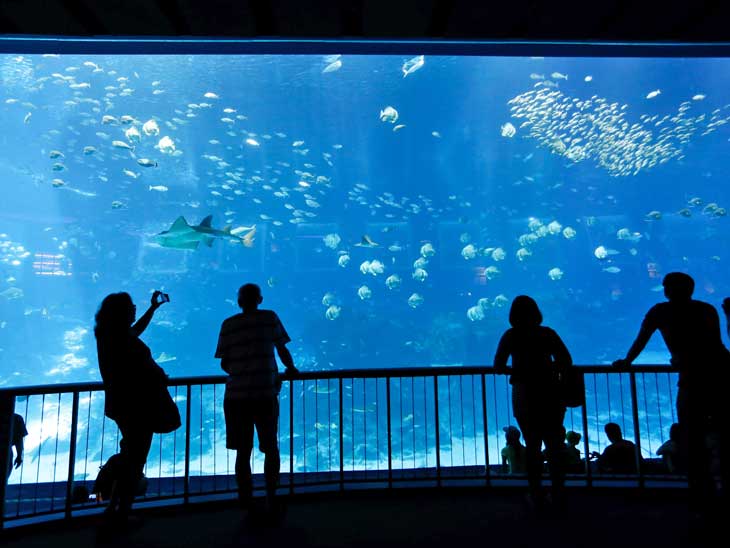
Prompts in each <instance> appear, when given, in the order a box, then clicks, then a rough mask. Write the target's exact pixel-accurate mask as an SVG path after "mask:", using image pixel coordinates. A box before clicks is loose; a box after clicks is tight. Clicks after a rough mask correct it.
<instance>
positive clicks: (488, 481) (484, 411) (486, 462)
mask: <svg viewBox="0 0 730 548" xmlns="http://www.w3.org/2000/svg"><path fill="white" fill-rule="evenodd" d="M481 377H482V420H483V421H484V467H485V474H484V481H485V483H486V485H487V487H489V486H490V485H491V474H490V470H489V428H487V376H486V375H485V374H484V373H482V375H481Z"/></svg>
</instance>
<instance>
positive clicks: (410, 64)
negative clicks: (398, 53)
mask: <svg viewBox="0 0 730 548" xmlns="http://www.w3.org/2000/svg"><path fill="white" fill-rule="evenodd" d="M425 63H426V57H425V56H424V55H417V56H416V57H412V58H411V59H409V60H408V61H406V62H405V63H403V66H402V67H401V70H402V71H403V78H405V77H406V76H408V75H409V74H413V73H414V72H416V71H417V70H420V69H421V68H423V65H424V64H425Z"/></svg>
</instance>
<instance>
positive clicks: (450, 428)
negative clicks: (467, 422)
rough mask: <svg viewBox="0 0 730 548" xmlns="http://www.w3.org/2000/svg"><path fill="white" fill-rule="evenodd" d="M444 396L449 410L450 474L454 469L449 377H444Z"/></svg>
mask: <svg viewBox="0 0 730 548" xmlns="http://www.w3.org/2000/svg"><path fill="white" fill-rule="evenodd" d="M446 394H447V396H448V398H447V401H446V403H447V405H448V409H449V464H450V466H451V469H452V472H453V468H454V430H453V426H452V424H451V415H452V414H453V410H452V409H451V375H446Z"/></svg>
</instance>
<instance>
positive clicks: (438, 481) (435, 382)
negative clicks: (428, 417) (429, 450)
mask: <svg viewBox="0 0 730 548" xmlns="http://www.w3.org/2000/svg"><path fill="white" fill-rule="evenodd" d="M433 394H434V399H433V414H434V419H435V420H436V485H437V486H438V487H441V433H440V432H439V429H440V427H441V422H440V420H439V378H438V376H437V375H434V377H433Z"/></svg>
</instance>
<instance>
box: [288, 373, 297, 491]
mask: <svg viewBox="0 0 730 548" xmlns="http://www.w3.org/2000/svg"><path fill="white" fill-rule="evenodd" d="M295 384H296V383H295V381H294V380H293V379H292V380H290V381H289V494H290V495H292V494H294V387H295Z"/></svg>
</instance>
